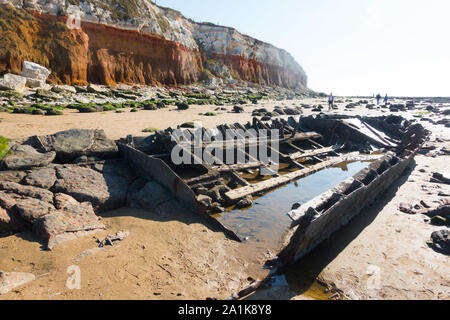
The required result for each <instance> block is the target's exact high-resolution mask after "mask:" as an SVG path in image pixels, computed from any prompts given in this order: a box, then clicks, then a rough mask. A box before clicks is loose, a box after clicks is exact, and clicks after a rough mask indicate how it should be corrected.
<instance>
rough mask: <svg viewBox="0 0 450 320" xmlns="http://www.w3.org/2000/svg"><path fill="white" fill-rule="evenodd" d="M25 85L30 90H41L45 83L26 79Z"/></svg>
mask: <svg viewBox="0 0 450 320" xmlns="http://www.w3.org/2000/svg"><path fill="white" fill-rule="evenodd" d="M25 85H26V86H27V87H28V88H31V89H35V88H43V87H44V86H45V81H44V80H38V79H31V78H27V82H26V84H25Z"/></svg>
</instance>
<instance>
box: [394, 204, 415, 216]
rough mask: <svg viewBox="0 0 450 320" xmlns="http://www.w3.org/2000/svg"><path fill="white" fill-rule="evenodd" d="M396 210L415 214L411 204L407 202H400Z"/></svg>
mask: <svg viewBox="0 0 450 320" xmlns="http://www.w3.org/2000/svg"><path fill="white" fill-rule="evenodd" d="M398 210H400V211H401V212H403V213H407V214H416V211H415V210H414V208H413V206H412V205H411V204H409V203H400V205H399V207H398Z"/></svg>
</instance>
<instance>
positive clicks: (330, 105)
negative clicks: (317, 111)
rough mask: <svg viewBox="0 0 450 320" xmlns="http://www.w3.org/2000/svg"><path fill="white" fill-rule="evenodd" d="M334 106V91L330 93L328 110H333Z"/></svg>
mask: <svg viewBox="0 0 450 320" xmlns="http://www.w3.org/2000/svg"><path fill="white" fill-rule="evenodd" d="M333 107H334V96H333V93H331V94H330V97H329V98H328V111H331V110H333Z"/></svg>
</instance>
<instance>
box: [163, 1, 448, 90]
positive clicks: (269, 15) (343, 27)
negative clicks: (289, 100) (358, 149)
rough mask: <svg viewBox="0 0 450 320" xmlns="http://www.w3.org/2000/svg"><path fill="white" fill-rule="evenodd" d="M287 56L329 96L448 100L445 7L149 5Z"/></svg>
mask: <svg viewBox="0 0 450 320" xmlns="http://www.w3.org/2000/svg"><path fill="white" fill-rule="evenodd" d="M156 3H157V4H158V5H162V6H165V7H169V8H172V9H176V10H179V11H181V13H182V14H183V15H184V16H186V17H187V18H191V19H193V20H195V21H198V22H212V23H215V24H219V25H223V26H230V27H234V28H235V29H237V30H238V31H239V32H241V33H244V34H247V35H249V36H252V37H254V38H257V39H259V40H262V41H265V42H268V43H271V44H273V45H274V46H276V47H278V48H282V49H285V50H287V51H288V52H289V53H290V54H291V55H292V56H293V57H294V59H295V60H296V61H297V62H298V63H299V64H300V65H301V66H302V67H303V69H304V70H305V71H306V73H307V75H308V86H309V87H310V88H311V89H313V90H315V91H320V92H326V93H330V92H333V93H334V94H335V95H363V96H365V95H372V94H377V93H380V94H382V95H385V94H389V95H390V96H450V1H449V0H427V1H425V0H278V1H269V0H227V1H219V0H156Z"/></svg>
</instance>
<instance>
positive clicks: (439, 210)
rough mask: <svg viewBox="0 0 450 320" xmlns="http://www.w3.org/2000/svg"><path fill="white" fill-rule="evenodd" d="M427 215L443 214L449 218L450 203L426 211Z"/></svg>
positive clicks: (442, 215)
mask: <svg viewBox="0 0 450 320" xmlns="http://www.w3.org/2000/svg"><path fill="white" fill-rule="evenodd" d="M425 215H427V216H429V217H434V216H441V217H444V218H449V217H450V205H442V206H439V207H438V208H437V209H435V210H431V211H429V212H427V213H425Z"/></svg>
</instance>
